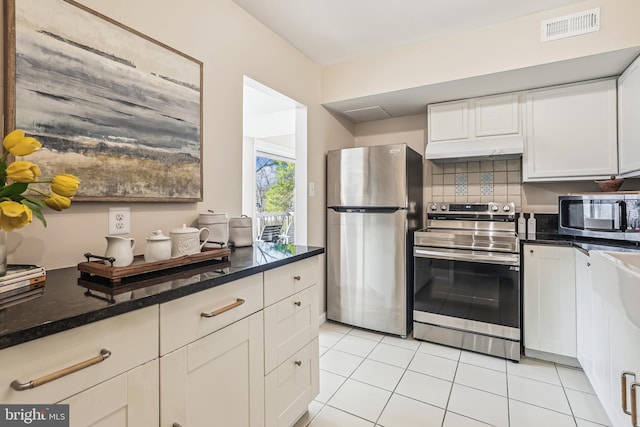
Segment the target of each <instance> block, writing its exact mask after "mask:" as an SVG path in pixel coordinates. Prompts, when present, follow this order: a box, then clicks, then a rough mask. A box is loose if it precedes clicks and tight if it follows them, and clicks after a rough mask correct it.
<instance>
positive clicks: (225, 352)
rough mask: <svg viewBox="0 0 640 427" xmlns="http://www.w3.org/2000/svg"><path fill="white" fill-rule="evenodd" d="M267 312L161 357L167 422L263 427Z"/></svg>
mask: <svg viewBox="0 0 640 427" xmlns="http://www.w3.org/2000/svg"><path fill="white" fill-rule="evenodd" d="M262 323H263V322H262V312H260V313H256V314H254V315H252V316H250V317H248V318H245V319H242V320H240V321H238V322H236V323H233V324H231V325H229V326H227V327H225V328H223V329H221V330H219V331H217V332H215V333H213V334H210V335H207V336H206V337H203V338H201V339H199V340H198V341H196V342H194V343H192V344H189V345H188V346H186V347H182V348H180V349H178V350H176V351H174V352H172V353H169V354H167V355H165V356H163V357H161V358H160V385H161V389H160V401H161V409H160V418H161V424H160V425H161V426H171V425H173V423H179V424H181V425H185V426H195V427H198V426H209V425H212V424H215V425H221V426H225V427H227V426H229V427H236V426H252V427H253V426H262V425H263V422H264V361H263V331H262Z"/></svg>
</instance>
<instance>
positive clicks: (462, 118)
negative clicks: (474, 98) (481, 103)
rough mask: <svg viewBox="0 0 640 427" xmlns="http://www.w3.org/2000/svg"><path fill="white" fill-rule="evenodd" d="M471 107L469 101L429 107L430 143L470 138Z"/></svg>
mask: <svg viewBox="0 0 640 427" xmlns="http://www.w3.org/2000/svg"><path fill="white" fill-rule="evenodd" d="M469 105H470V102H469V101H455V102H445V103H442V104H432V105H429V106H428V107H427V113H428V114H427V120H428V128H429V143H431V142H439V141H451V140H456V139H467V138H469Z"/></svg>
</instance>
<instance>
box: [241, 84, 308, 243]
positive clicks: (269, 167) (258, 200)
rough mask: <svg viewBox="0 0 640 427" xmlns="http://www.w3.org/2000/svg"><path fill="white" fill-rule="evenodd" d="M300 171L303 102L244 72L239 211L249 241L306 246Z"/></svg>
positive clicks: (302, 165)
mask: <svg viewBox="0 0 640 427" xmlns="http://www.w3.org/2000/svg"><path fill="white" fill-rule="evenodd" d="M306 171H307V107H305V106H304V105H302V104H300V103H298V102H296V101H294V100H292V99H291V98H288V97H287V96H285V95H283V94H281V93H279V92H277V91H275V90H273V89H270V88H268V87H267V86H264V85H263V84H261V83H258V82H256V81H255V80H252V79H250V78H249V77H246V76H245V77H244V85H243V164H242V212H243V213H244V214H246V215H249V216H250V217H251V218H253V229H254V234H255V236H254V239H255V240H263V241H270V242H279V243H286V244H298V245H306V243H307V185H306V182H307V172H306Z"/></svg>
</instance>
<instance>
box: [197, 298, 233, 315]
mask: <svg viewBox="0 0 640 427" xmlns="http://www.w3.org/2000/svg"><path fill="white" fill-rule="evenodd" d="M242 304H244V300H243V299H240V298H238V299H236V302H234V303H233V304H229V305H228V306H226V307H222V308H219V309H217V310H214V311H211V312H209V313H200V316H201V317H214V316H218V315H219V314H222V313H224V312H225V311H229V310H231V309H232V308H236V307H238V306H241V305H242Z"/></svg>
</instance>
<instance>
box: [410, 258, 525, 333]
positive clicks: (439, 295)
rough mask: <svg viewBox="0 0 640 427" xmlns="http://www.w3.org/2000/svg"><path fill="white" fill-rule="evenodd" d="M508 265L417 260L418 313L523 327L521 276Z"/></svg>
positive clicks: (415, 305)
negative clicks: (521, 319)
mask: <svg viewBox="0 0 640 427" xmlns="http://www.w3.org/2000/svg"><path fill="white" fill-rule="evenodd" d="M518 270H519V269H518V268H517V267H513V266H508V265H496V264H484V263H477V262H467V261H453V260H441V259H431V258H421V257H416V258H415V267H414V274H415V295H414V310H416V311H423V312H428V313H434V314H441V315H443V316H453V317H458V318H461V319H468V320H475V321H479V322H484V323H491V324H495V325H502V326H509V327H513V328H518V327H519V325H520V288H519V283H520V272H519V271H518Z"/></svg>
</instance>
